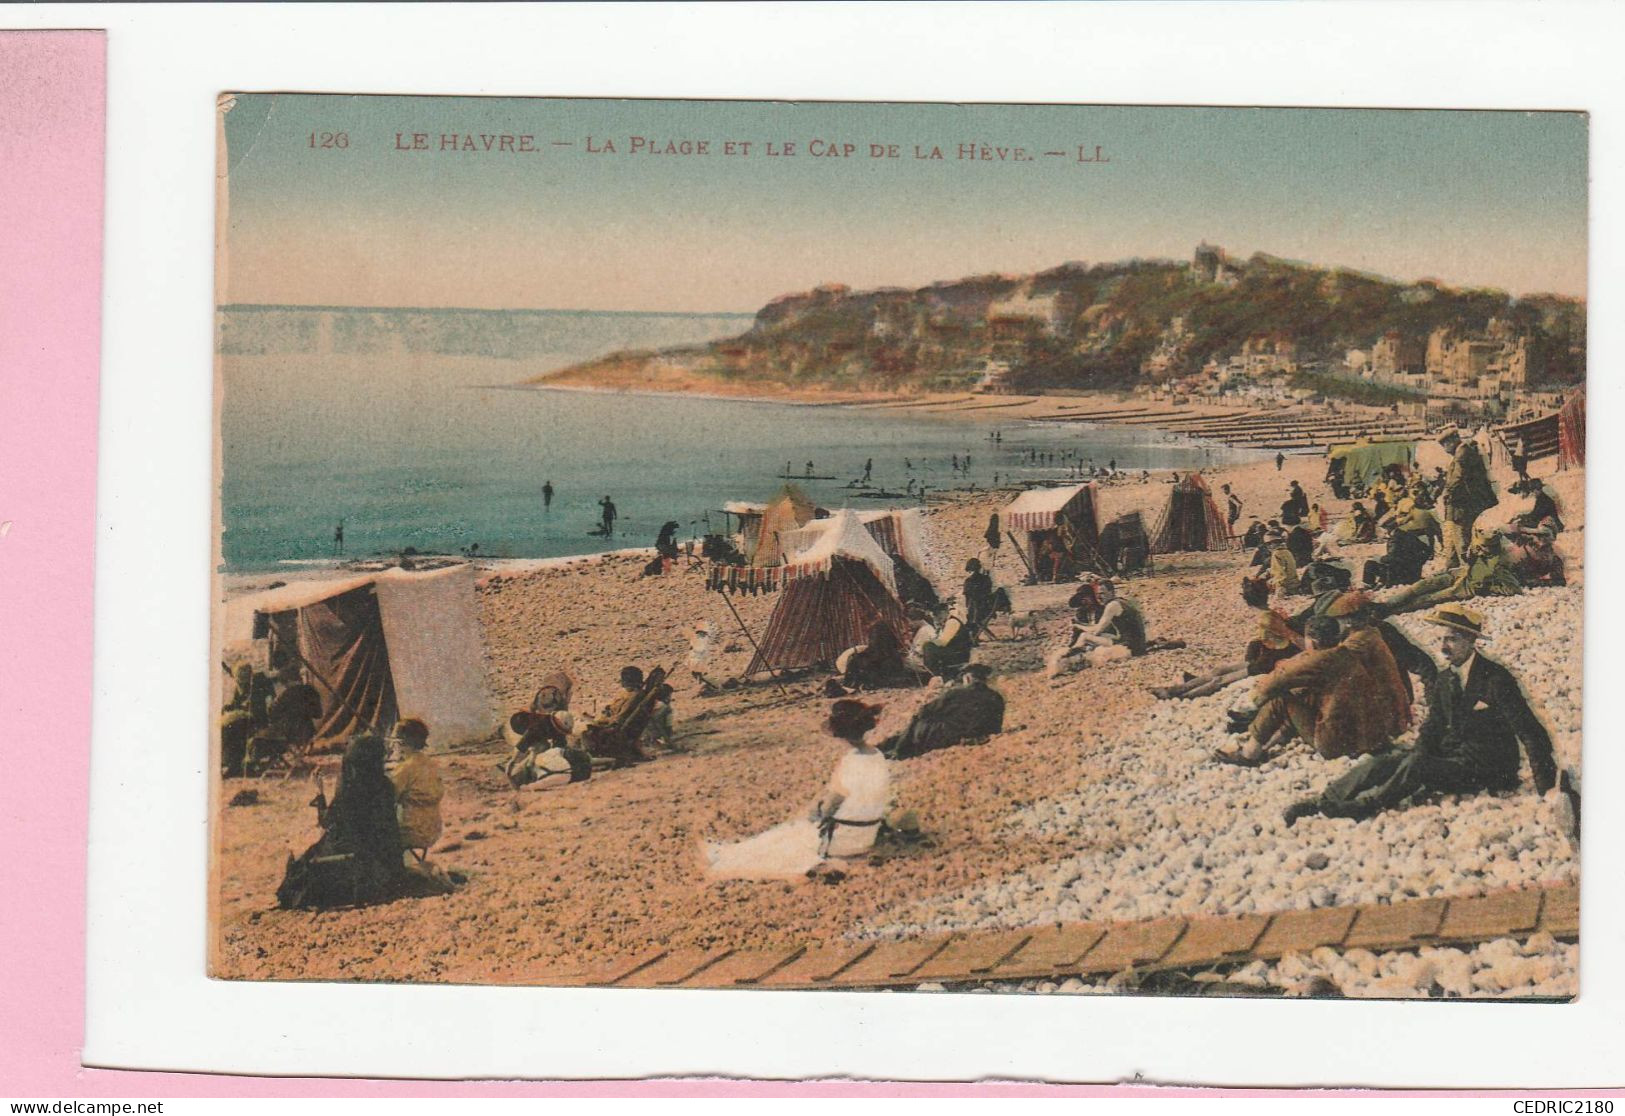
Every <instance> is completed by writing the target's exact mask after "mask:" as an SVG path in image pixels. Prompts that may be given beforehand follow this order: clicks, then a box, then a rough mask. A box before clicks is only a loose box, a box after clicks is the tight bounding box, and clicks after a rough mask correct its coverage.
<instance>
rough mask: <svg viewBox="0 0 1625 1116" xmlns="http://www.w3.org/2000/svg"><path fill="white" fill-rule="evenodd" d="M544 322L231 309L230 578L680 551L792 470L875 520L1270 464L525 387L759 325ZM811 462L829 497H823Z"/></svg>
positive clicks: (826, 410)
mask: <svg viewBox="0 0 1625 1116" xmlns="http://www.w3.org/2000/svg"><path fill="white" fill-rule="evenodd" d="M524 314H525V317H524V320H523V321H522V322H520V323H519V324H518V325H517V326H516V325H515V322H514V316H513V315H512V314H507V315H493V314H491V312H476V311H469V312H458V311H441V310H421V311H412V310H356V309H353V308H345V307H298V308H290V307H225V308H222V310H221V313H220V316H219V322H220V325H219V328H220V330H221V338H222V345H221V349H222V354H223V359H222V390H223V395H222V400H221V446H222V450H221V452H222V482H221V499H222V521H223V525H224V538H223V540H222V546H223V554H224V559H225V572H227V573H264V572H272V571H279V570H280V571H291V570H294V569H296V568H299V567H322V566H327V565H333V564H336V563H337V562H338V561H339V560H340V556H338V555H337V554H336V553H335V550H336V548H335V545H334V534H335V529H336V528H337V527H338V525H339V524H340V523H341V522H342V524H343V531H344V549H343V556H342V557H343V558H346V559H354V558H358V557H367V556H372V555H380V556H382V555H390V554H398V553H400V552H401V551H403V550H405V549H406V548H408V547H411V548H414V549H415V550H417V551H418V552H420V553H445V554H457V553H467V552H470V551H474V552H476V553H477V554H478V555H480V556H483V557H489V558H515V559H520V558H532V559H533V558H557V557H563V556H569V555H581V554H592V553H597V552H601V551H606V550H614V549H621V548H627V547H639V546H651V545H653V543H654V540H655V536H656V534H657V533H658V532H659V530H660V527H661V525H662V524H663V523H665V522H667V521H668V520H675V521H676V522H677V523H678V524H679V525H680V527H681V530H680V532H679V534H678V537H679V539H687V538H690V537H692V536H698V535H703V534H705V533H707V532H709V531H721V530H724V529H725V526H726V524H725V519H724V517H723V515H722V513H721V509H722V507H723V505H724V503H725V502H727V501H734V500H746V501H766V500H769V499H771V498H772V497H773V496H774V495H775V494H776V493H777V492H778V491H779V490H780V488H781V487H782V486H783V484H784V483H785V481H784V480H783V479H782V477H781V474H783V473H784V472H785V470H786V467H787V466H788V468H789V471H790V472H791V473H792V474H795V475H796V476H797V477H798V479H797V481H796V483H797V484H798V485H800V487H801V488H802V489H803V490H804V491H805V492H806V493H807V495H808V496H810V497H811V498H812V499H813V501H814V502H816V503H817V504H819V505H820V506H823V507H826V508H829V509H831V510H835V509H839V508H842V507H851V508H854V509H859V510H867V509H875V508H884V507H903V506H911V505H913V504H914V503H916V501H915V500H913V499H912V498H911V497H909V496H908V495H907V494H906V489H907V487H908V483H909V481H911V480H912V481H913V482H914V483H915V485H916V486H919V485H923V486H925V488H926V489H927V490H928V491H935V492H941V491H943V490H950V489H962V488H968V487H970V486H971V485H973V484H974V485H975V486H976V487H977V488H983V489H985V488H987V487H989V486H991V485H993V484H994V483H995V481H997V483H999V484H1010V483H1019V482H1030V481H1043V480H1053V481H1056V482H1058V483H1059V482H1064V481H1066V480H1068V479H1069V477H1070V461H1071V460H1074V459H1075V460H1078V461H1080V462H1083V463H1091V462H1092V463H1093V464H1095V465H1097V466H1102V467H1104V466H1105V465H1107V463H1108V462H1111V461H1115V462H1116V464H1117V467H1118V468H1120V469H1130V470H1140V469H1151V470H1153V471H1155V470H1166V469H1174V470H1184V469H1190V468H1195V467H1198V466H1201V465H1217V464H1224V463H1227V462H1230V461H1235V460H1240V459H1244V458H1248V457H1250V456H1252V455H1249V454H1247V453H1245V452H1244V451H1236V450H1231V449H1227V448H1226V447H1223V446H1219V445H1211V444H1201V443H1196V442H1192V441H1190V440H1187V439H1184V438H1180V437H1177V436H1175V435H1170V434H1165V433H1163V432H1160V431H1156V430H1152V429H1148V428H1144V427H1112V426H1098V425H1089V424H1078V423H1056V422H1012V423H1009V424H1006V425H1003V426H999V425H997V424H995V423H988V422H974V423H973V422H967V421H965V420H963V419H952V418H945V417H940V416H930V415H922V414H911V413H910V412H909V411H908V409H906V408H905V409H902V410H895V409H894V410H873V409H863V408H853V407H844V406H831V405H800V404H787V403H777V402H755V401H746V400H734V399H713V398H699V397H692V396H669V395H667V396H662V395H641V394H630V393H617V392H593V391H573V390H552V389H537V388H529V387H521V386H519V385H520V384H521V382H522V381H524V380H526V379H528V378H530V377H532V376H535V375H538V374H540V373H542V372H546V371H550V370H554V369H558V368H563V367H567V366H569V365H571V364H575V363H578V362H580V361H582V360H586V359H589V358H592V357H596V356H601V355H604V354H606V353H610V352H615V351H621V350H627V349H653V348H661V347H665V346H669V345H682V344H692V343H696V342H702V341H707V340H712V339H716V338H720V337H728V336H734V335H737V334H739V333H742V332H744V331H745V330H746V329H748V328H749V326H750V320H751V319H750V317H749V316H748V315H724V314H716V315H702V314H692V315H690V314H638V313H617V312H609V313H606V312H571V311H527V312H524ZM459 315H460V316H459ZM493 354H494V355H493ZM994 431H997V432H998V434H999V436H1000V437H999V440H998V441H994V440H993V439H992V438H990V435H991V434H992V433H993V432H994ZM1067 451H1072V452H1073V454H1074V455H1075V457H1074V458H1065V457H1064V455H1065V453H1066V452H1067ZM1035 454H1042V455H1045V456H1044V457H1043V459H1042V460H1041V461H1040V460H1035V459H1034V455H1035ZM1052 454H1053V455H1054V457H1053V460H1054V462H1055V464H1050V463H1049V461H1050V457H1049V456H1048V455H1052ZM956 460H957V462H958V464H959V466H960V467H959V468H958V469H956V468H955V462H956ZM966 462H969V464H968V467H967V466H966ZM809 463H811V465H812V469H811V472H812V473H813V475H814V477H815V478H819V479H810V480H809V479H804V475H805V474H806V473H807V471H808V468H807V466H808V464H809ZM871 463H872V465H871ZM866 465H870V484H871V486H873V488H876V489H882V490H885V491H891V492H896V493H904V495H901V496H898V497H895V498H889V499H881V500H874V499H865V498H862V497H861V496H860V495H859V493H860V492H861V491H862V490H861V489H859V488H857V487H854V485H853V482H855V481H857V480H858V479H859V478H861V477H862V476H863V474H864V470H865V466H866ZM823 478H833V479H823ZM548 483H551V484H552V486H553V492H554V495H553V501H552V506H551V507H548V506H546V505H545V504H544V502H543V496H542V489H543V486H544V485H545V484H548ZM606 496H607V497H609V498H611V499H612V500H613V501H614V503H615V505H616V508H617V510H618V512H619V518H618V519H617V521H616V525H615V527H616V529H615V534H614V535H613V536H612V537H604V536H601V535H597V534H594V533H593V532H594V530H595V529H596V528H597V527H598V525H599V522H600V505H599V502H600V500H602V499H603V498H604V497H606Z"/></svg>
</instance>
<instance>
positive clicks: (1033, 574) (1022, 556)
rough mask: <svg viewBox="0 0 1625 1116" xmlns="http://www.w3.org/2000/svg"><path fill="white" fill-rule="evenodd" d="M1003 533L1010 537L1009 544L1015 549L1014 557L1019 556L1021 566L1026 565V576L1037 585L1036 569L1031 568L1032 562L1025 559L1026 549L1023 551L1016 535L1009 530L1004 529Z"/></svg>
mask: <svg viewBox="0 0 1625 1116" xmlns="http://www.w3.org/2000/svg"><path fill="white" fill-rule="evenodd" d="M1005 535H1006V536H1007V537H1008V538H1009V539H1010V545H1011V546H1012V547H1013V548H1014V549H1015V552H1016V557H1017V558H1020V559H1021V564H1022V565H1023V566H1026V567H1027V576H1028V577H1031V578H1032V579H1033V584H1034V585H1037V584H1038V571H1036V570H1034V569H1033V564H1032V563H1031V562H1029V561H1027V553H1026V551H1024V550H1023V549H1022V548H1021V544H1020V543H1019V542H1017V541H1016V536H1015V535H1013V534H1011V533H1010V532H1009V531H1006V532H1005Z"/></svg>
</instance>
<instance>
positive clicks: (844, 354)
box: [546, 250, 1585, 391]
mask: <svg viewBox="0 0 1625 1116" xmlns="http://www.w3.org/2000/svg"><path fill="white" fill-rule="evenodd" d="M1215 251H1216V250H1215ZM1492 320H1494V321H1496V322H1498V325H1497V328H1498V329H1499V330H1500V331H1501V335H1502V336H1508V335H1511V336H1517V337H1527V338H1528V339H1529V341H1530V344H1531V351H1532V352H1533V353H1534V354H1535V356H1534V359H1533V360H1532V362H1531V367H1532V368H1533V370H1534V371H1533V379H1534V380H1535V381H1537V382H1550V383H1572V382H1577V381H1579V380H1581V379H1583V377H1584V373H1585V349H1584V344H1585V341H1584V339H1585V304H1584V303H1583V302H1581V301H1579V300H1576V299H1570V298H1563V297H1558V296H1552V295H1535V296H1530V297H1525V298H1513V297H1512V296H1510V295H1508V294H1506V293H1505V292H1502V291H1495V290H1456V289H1452V288H1449V287H1445V286H1442V285H1440V284H1437V283H1433V282H1428V281H1423V282H1420V283H1411V284H1406V283H1398V282H1393V281H1390V280H1387V279H1383V278H1380V277H1378V276H1373V275H1369V274H1365V273H1361V272H1355V271H1351V270H1347V269H1330V268H1322V267H1314V266H1310V265H1306V264H1300V263H1294V262H1291V261H1286V260H1281V259H1277V258H1274V257H1270V256H1265V255H1262V254H1260V255H1255V256H1253V257H1252V258H1251V259H1249V260H1247V261H1245V262H1239V261H1237V262H1231V261H1224V263H1223V266H1222V268H1220V269H1218V273H1217V277H1215V275H1214V273H1213V270H1212V269H1209V270H1208V271H1205V272H1204V271H1203V270H1202V269H1200V268H1199V267H1194V266H1193V265H1191V264H1187V263H1177V262H1173V261H1166V260H1131V261H1128V262H1123V263H1112V264H1095V265H1085V264H1065V265H1062V266H1060V267H1057V268H1054V269H1052V270H1049V271H1044V272H1039V273H1037V274H1035V275H1026V276H1011V275H985V276H975V277H971V278H966V279H960V280H956V281H953V282H944V283H934V284H932V285H931V286H928V287H922V288H920V289H918V290H904V289H880V290H872V291H851V290H849V289H847V288H845V287H840V286H831V287H821V288H819V289H817V290H814V291H810V292H807V293H803V294H794V295H786V296H784V297H781V298H778V299H775V300H774V301H772V302H770V303H769V304H768V305H766V306H764V307H763V308H762V309H761V310H760V311H758V312H757V314H756V318H755V321H754V323H753V324H752V326H751V328H750V329H749V330H748V331H746V332H745V333H743V334H741V335H740V336H738V337H734V338H730V339H727V340H723V341H717V342H712V343H709V344H705V345H697V346H687V347H683V348H678V349H668V350H663V351H661V352H659V353H618V354H611V355H610V356H607V357H605V358H601V359H600V360H597V361H592V362H588V363H587V364H583V365H577V366H575V367H573V368H570V369H566V370H564V371H563V372H562V373H556V374H554V375H556V376H559V377H562V378H564V379H569V380H574V381H578V382H580V381H591V380H593V379H594V378H595V374H597V373H599V372H602V373H603V374H604V375H605V376H606V377H608V376H609V375H610V373H611V372H612V371H613V373H614V374H615V375H616V376H618V377H620V378H622V379H624V378H625V377H626V376H627V375H628V374H629V372H630V373H635V372H636V370H637V369H638V368H639V367H640V366H648V367H653V366H654V365H655V364H656V363H658V365H659V366H660V367H661V368H663V369H666V370H671V369H678V370H680V371H681V372H682V373H683V374H684V375H687V376H690V377H700V378H704V379H712V380H721V381H729V382H734V383H746V384H748V383H761V384H775V385H784V386H789V387H805V388H819V389H833V390H863V391H895V390H911V389H912V390H957V389H964V388H968V387H972V386H974V385H975V384H976V383H977V382H978V380H979V379H981V377H982V376H983V374H984V373H985V372H986V371H987V370H988V369H989V368H990V367H993V368H997V369H999V371H1000V372H1001V374H1002V376H1003V381H1004V384H1005V386H1007V387H1008V388H1009V389H1011V390H1016V391H1039V390H1046V389H1050V390H1066V389H1070V390H1087V389H1091V388H1122V387H1126V386H1130V385H1132V384H1134V383H1137V382H1140V381H1142V380H1144V379H1160V378H1167V377H1171V376H1177V375H1182V374H1185V373H1189V372H1194V371H1196V370H1198V369H1200V368H1201V367H1202V365H1203V364H1204V363H1206V362H1207V361H1208V360H1210V359H1219V360H1224V359H1227V358H1229V357H1231V356H1233V355H1235V354H1237V353H1238V352H1240V351H1241V350H1242V348H1243V346H1244V345H1247V344H1248V343H1249V342H1253V343H1258V342H1260V341H1266V342H1269V343H1272V344H1273V343H1280V342H1285V343H1289V344H1290V345H1292V346H1293V347H1294V350H1295V359H1296V361H1297V364H1298V365H1299V366H1300V367H1301V368H1304V369H1305V370H1308V371H1315V370H1320V369H1331V368H1333V367H1335V366H1340V365H1341V364H1342V361H1343V357H1344V354H1345V352H1346V351H1347V350H1349V349H1363V350H1369V349H1370V348H1371V347H1372V346H1373V344H1375V342H1376V341H1377V339H1378V338H1380V337H1382V336H1383V335H1384V334H1386V333H1389V332H1391V331H1396V332H1398V333H1399V334H1400V335H1401V336H1402V337H1404V338H1406V339H1407V341H1409V342H1412V343H1415V344H1425V342H1426V340H1427V337H1428V335H1429V334H1430V333H1431V332H1432V331H1433V330H1434V329H1436V328H1438V327H1441V326H1448V327H1453V328H1454V329H1456V330H1457V331H1458V332H1459V333H1461V334H1462V335H1465V336H1476V335H1479V334H1482V333H1484V331H1485V330H1486V329H1488V328H1489V327H1490V325H1491V322H1492ZM1159 347H1160V351H1161V353H1162V358H1161V360H1160V362H1150V363H1153V364H1156V368H1155V370H1150V369H1148V368H1147V367H1146V365H1147V363H1148V361H1147V358H1148V357H1151V356H1152V355H1153V353H1156V352H1159ZM546 378H552V377H546Z"/></svg>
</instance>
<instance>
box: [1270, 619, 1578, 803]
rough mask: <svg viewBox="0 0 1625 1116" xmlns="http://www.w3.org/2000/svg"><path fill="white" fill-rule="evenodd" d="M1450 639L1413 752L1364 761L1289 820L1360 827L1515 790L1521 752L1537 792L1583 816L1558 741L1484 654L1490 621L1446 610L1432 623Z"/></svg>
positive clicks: (1445, 639)
mask: <svg viewBox="0 0 1625 1116" xmlns="http://www.w3.org/2000/svg"><path fill="white" fill-rule="evenodd" d="M1426 620H1427V622H1428V623H1429V624H1433V625H1435V626H1437V627H1440V628H1443V629H1444V635H1443V639H1442V641H1441V649H1442V650H1443V652H1444V658H1445V662H1446V663H1448V664H1449V667H1448V669H1445V670H1441V671H1439V673H1438V676H1437V678H1435V679H1434V683H1433V687H1432V690H1431V691H1430V692H1429V694H1428V715H1427V719H1426V720H1425V721H1423V722H1422V728H1421V730H1420V731H1419V732H1418V733H1417V737H1416V746H1415V747H1414V748H1410V749H1399V750H1395V751H1391V752H1385V753H1382V754H1379V755H1373V756H1368V757H1367V758H1365V759H1364V760H1362V761H1361V762H1360V763H1358V764H1357V765H1355V767H1354V768H1353V769H1352V770H1350V771H1349V772H1348V774H1346V775H1344V776H1343V777H1342V778H1340V779H1338V780H1336V781H1335V782H1333V783H1332V784H1331V785H1330V786H1328V787H1327V788H1326V789H1325V790H1324V791H1322V792H1321V793H1320V794H1319V795H1317V796H1316V797H1314V798H1308V799H1304V800H1303V801H1301V802H1296V803H1293V804H1292V805H1291V806H1290V807H1288V808H1287V810H1286V813H1285V815H1284V816H1283V820H1284V821H1285V822H1286V824H1287V825H1289V826H1290V825H1292V824H1293V823H1294V822H1296V821H1297V820H1298V819H1300V818H1306V817H1310V816H1311V815H1314V814H1323V815H1325V816H1326V817H1331V818H1354V819H1356V820H1361V819H1365V818H1369V817H1372V816H1374V815H1375V814H1377V813H1379V812H1380V811H1383V810H1395V809H1402V808H1404V807H1405V806H1407V805H1413V804H1416V803H1419V802H1422V801H1425V800H1427V799H1429V798H1431V797H1433V796H1435V795H1440V794H1482V793H1485V792H1505V791H1511V790H1516V789H1517V787H1518V782H1519V772H1518V767H1519V754H1518V753H1519V746H1520V745H1521V746H1522V749H1523V754H1524V755H1526V756H1528V758H1529V771H1530V774H1531V776H1532V777H1533V779H1534V783H1535V790H1536V791H1537V792H1539V793H1540V794H1543V795H1546V796H1547V797H1548V799H1549V800H1550V801H1551V802H1552V805H1553V806H1554V807H1556V808H1557V809H1558V810H1559V811H1561V809H1562V805H1563V804H1562V803H1561V802H1560V801H1559V800H1560V799H1563V798H1565V797H1566V798H1567V799H1568V806H1569V807H1570V810H1571V811H1572V812H1573V813H1574V814H1576V815H1577V814H1578V804H1577V801H1576V800H1577V793H1578V792H1577V791H1575V790H1574V789H1573V787H1572V783H1571V784H1570V785H1568V786H1560V784H1559V779H1558V772H1557V763H1556V760H1555V759H1554V757H1553V754H1552V739H1551V736H1550V734H1548V733H1547V731H1546V727H1545V726H1544V725H1542V724H1541V723H1540V718H1539V717H1537V716H1535V713H1534V711H1533V710H1532V709H1530V708H1529V701H1528V699H1527V698H1525V697H1524V695H1523V690H1522V689H1521V688H1520V687H1519V685H1518V680H1517V679H1516V678H1515V677H1514V676H1513V674H1512V672H1511V671H1510V670H1508V669H1507V668H1506V667H1504V666H1502V665H1501V664H1500V663H1498V662H1495V661H1494V660H1493V659H1490V658H1488V657H1487V656H1485V655H1482V654H1480V653H1479V649H1478V648H1479V644H1480V643H1481V642H1484V641H1485V639H1486V637H1485V635H1484V617H1483V614H1482V613H1479V612H1476V611H1474V610H1472V609H1469V608H1467V607H1466V606H1464V605H1460V604H1446V605H1441V606H1440V607H1439V608H1438V609H1437V610H1436V611H1434V612H1433V613H1431V614H1429V615H1428V616H1427V617H1426Z"/></svg>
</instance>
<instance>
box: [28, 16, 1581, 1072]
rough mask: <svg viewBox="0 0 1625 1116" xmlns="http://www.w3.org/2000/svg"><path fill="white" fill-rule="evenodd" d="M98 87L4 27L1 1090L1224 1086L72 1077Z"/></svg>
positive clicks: (70, 47)
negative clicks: (4, 749)
mask: <svg viewBox="0 0 1625 1116" xmlns="http://www.w3.org/2000/svg"><path fill="white" fill-rule="evenodd" d="M105 85H106V39H105V36H104V35H103V34H102V33H101V32H97V31H70V32H48V31H33V32H0V168H3V173H0V213H3V214H4V215H5V227H6V235H5V236H0V308H3V313H0V322H3V323H4V325H3V328H0V417H3V419H4V426H3V428H0V523H3V522H5V521H8V520H9V521H10V522H11V529H10V531H9V533H7V534H6V535H4V536H3V537H0V742H3V743H4V744H5V745H7V752H6V755H5V759H6V764H7V768H6V771H5V774H4V778H0V850H3V851H0V904H3V906H0V910H3V912H4V914H3V916H0V989H3V993H0V1002H3V1003H4V1004H5V1006H6V1010H5V1011H4V1012H3V1013H0V1096H12V1097H29V1096H32V1097H49V1098H67V1097H98V1096H122V1097H132V1098H135V1097H153V1096H163V1097H188V1096H244V1097H255V1096H269V1097H281V1096H338V1097H347V1096H380V1097H391V1096H482V1095H484V1096H554V1097H577V1096H606V1095H628V1094H641V1095H664V1096H709V1095H719V1094H720V1095H732V1096H741V1095H751V1096H757V1097H773V1096H788V1095H814V1096H876V1097H880V1096H897V1095H910V1096H948V1095H964V1094H967V1093H971V1094H974V1095H979V1096H984V1097H995V1096H999V1097H1007V1096H1034V1095H1063V1096H1146V1095H1164V1096H1168V1095H1172V1096H1192V1095H1214V1094H1216V1093H1217V1092H1218V1091H1216V1090H1197V1089H1166V1090H1165V1089H1153V1088H1149V1087H1124V1088H1112V1089H1109V1088H1096V1087H1051V1086H1039V1085H1020V1084H1000V1085H985V1086H963V1085H910V1084H897V1085H889V1084H844V1083H818V1084H796V1083H752V1082H740V1081H715V1080H711V1081H707V1080H692V1081H662V1082H648V1083H637V1082H619V1083H616V1082H605V1083H579V1084H540V1083H500V1082H410V1081H370V1080H331V1079H289V1078H246V1077H226V1076H209V1075H201V1074H174V1073H138V1072H124V1071H106V1070H87V1069H84V1068H82V1067H81V1066H80V1064H79V1052H80V1048H81V1043H82V1038H83V1033H84V992H85V988H84V956H85V878H86V874H85V863H86V850H85V841H86V823H87V801H88V799H87V794H88V769H89V745H90V703H91V690H92V687H91V662H92V660H91V649H92V602H93V597H92V585H93V572H94V567H93V562H94V546H93V543H94V533H95V492H96V446H97V407H96V403H97V390H98V372H99V353H100V320H101V314H100V310H101V249H102V212H103V165H104V163H103V160H104V135H105ZM130 157H138V156H133V155H132V156H130ZM135 1010H139V1009H138V1008H136V1009H135ZM1229 1095H1238V1096H1245V1095H1262V1094H1261V1092H1255V1091H1247V1092H1243V1091H1235V1092H1233V1093H1230V1094H1229ZM1404 1095H1433V1096H1437V1095H1439V1094H1437V1093H1434V1094H1416V1093H1412V1094H1404ZM1458 1095H1459V1094H1458ZM1543 1095H1547V1096H1551V1095H1557V1094H1552V1093H1545V1094H1543ZM1566 1095H1587V1094H1566ZM1589 1095H1599V1094H1595V1093H1593V1094H1589Z"/></svg>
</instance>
